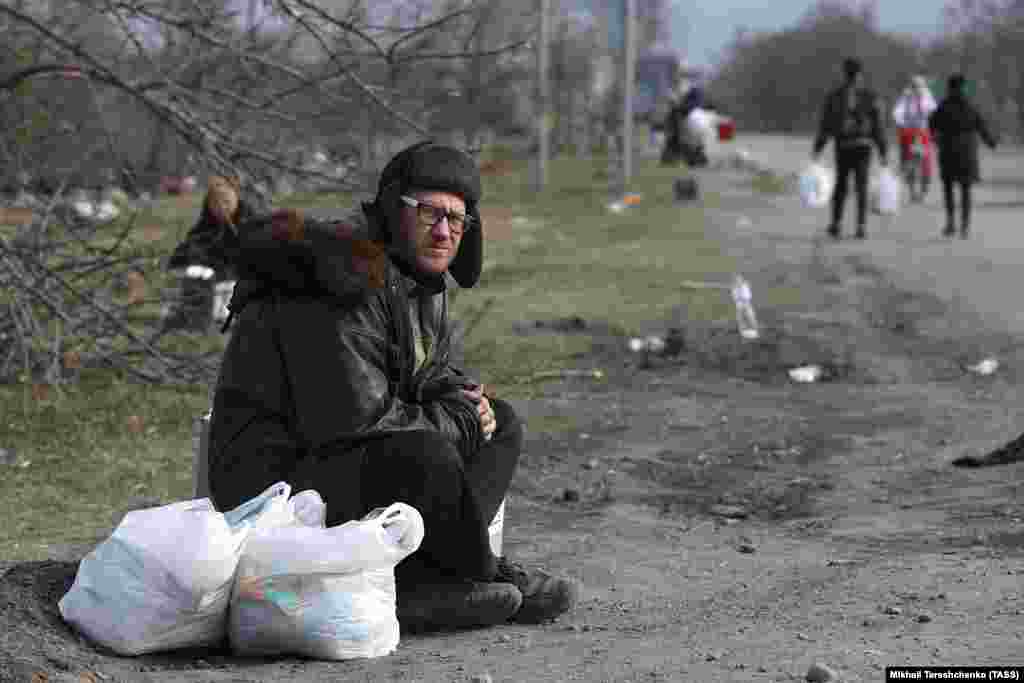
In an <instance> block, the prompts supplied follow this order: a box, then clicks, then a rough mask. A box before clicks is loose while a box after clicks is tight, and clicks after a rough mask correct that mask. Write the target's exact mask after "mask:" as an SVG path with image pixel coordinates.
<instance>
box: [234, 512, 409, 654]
mask: <svg viewBox="0 0 1024 683" xmlns="http://www.w3.org/2000/svg"><path fill="white" fill-rule="evenodd" d="M423 535H424V528H423V518H422V516H421V515H420V513H419V512H418V511H417V510H416V509H415V508H413V507H412V506H409V505H406V504H405V503H394V504H392V505H390V506H388V507H387V508H383V509H381V508H378V509H376V510H374V511H373V512H371V513H370V514H368V515H367V516H366V517H364V518H363V519H362V520H359V521H351V522H346V523H345V524H342V525H339V526H334V527H330V528H324V527H322V526H310V527H289V528H277V529H258V530H254V531H253V533H252V534H251V535H250V536H249V539H248V541H247V542H246V545H245V551H244V553H243V554H242V559H241V561H240V563H239V566H238V572H237V574H236V578H235V589H234V592H233V593H232V598H231V607H230V617H229V622H228V624H229V625H228V634H229V636H230V639H231V646H232V649H233V650H234V651H235V652H236V653H237V654H240V655H245V656H271V655H278V654H290V655H302V656H306V657H313V658H317V659H334V660H340V659H353V658H370V657H381V656H384V655H388V654H391V653H392V652H394V650H395V648H396V647H398V641H399V624H398V617H397V614H396V611H395V601H396V594H395V572H394V569H395V565H397V564H398V563H399V562H400V561H402V560H403V559H405V558H406V557H407V556H408V555H410V554H411V553H413V552H415V551H416V550H417V549H418V548H419V546H420V543H421V542H422V541H423Z"/></svg>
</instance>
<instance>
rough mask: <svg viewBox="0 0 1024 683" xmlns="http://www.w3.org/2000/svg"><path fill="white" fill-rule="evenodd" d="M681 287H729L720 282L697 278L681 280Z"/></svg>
mask: <svg viewBox="0 0 1024 683" xmlns="http://www.w3.org/2000/svg"><path fill="white" fill-rule="evenodd" d="M679 286H680V287H682V288H683V289H730V287H729V285H724V284H722V283H721V282H700V281H698V280H683V281H682V282H680V283H679Z"/></svg>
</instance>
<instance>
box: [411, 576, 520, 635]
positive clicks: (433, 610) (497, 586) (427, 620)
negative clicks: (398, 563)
mask: <svg viewBox="0 0 1024 683" xmlns="http://www.w3.org/2000/svg"><path fill="white" fill-rule="evenodd" d="M397 593H398V595H397V604H396V613H397V616H398V623H399V624H400V625H401V627H402V629H403V630H404V631H407V632H412V633H419V632H423V631H446V630H452V629H467V628H482V627H485V626H495V625H497V624H503V623H505V622H507V621H508V620H509V619H510V618H511V617H512V616H513V615H515V614H516V613H517V612H518V611H519V609H520V607H521V606H522V604H523V594H522V593H521V592H519V589H518V588H516V586H514V585H511V584H509V583H504V582H502V583H482V582H468V581H467V582H464V583H457V582H452V583H433V582H423V583H418V584H416V585H414V586H412V587H410V588H406V589H403V588H401V587H399V588H398V591H397Z"/></svg>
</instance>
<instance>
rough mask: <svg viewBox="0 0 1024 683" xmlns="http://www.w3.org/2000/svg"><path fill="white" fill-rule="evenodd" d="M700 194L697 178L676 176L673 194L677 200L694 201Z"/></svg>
mask: <svg viewBox="0 0 1024 683" xmlns="http://www.w3.org/2000/svg"><path fill="white" fill-rule="evenodd" d="M698 194H699V188H698V186H697V179H696V178H676V179H675V181H674V182H673V183H672V195H673V196H674V197H675V198H676V201H693V200H695V199H697V195H698Z"/></svg>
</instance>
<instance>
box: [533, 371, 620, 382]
mask: <svg viewBox="0 0 1024 683" xmlns="http://www.w3.org/2000/svg"><path fill="white" fill-rule="evenodd" d="M604 376H605V375H604V370H541V371H539V372H535V373H533V374H532V375H530V379H531V380H537V379H555V378H565V377H582V378H585V379H604Z"/></svg>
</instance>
